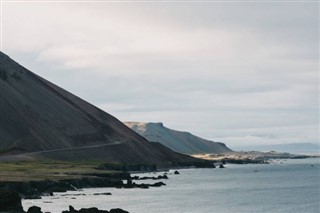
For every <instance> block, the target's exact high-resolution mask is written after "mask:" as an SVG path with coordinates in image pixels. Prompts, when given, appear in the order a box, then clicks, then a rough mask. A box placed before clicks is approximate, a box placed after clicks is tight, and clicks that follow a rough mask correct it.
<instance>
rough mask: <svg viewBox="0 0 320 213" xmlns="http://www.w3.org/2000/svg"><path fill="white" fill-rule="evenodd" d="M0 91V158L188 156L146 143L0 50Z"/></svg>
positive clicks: (165, 159) (156, 159) (158, 160)
mask: <svg viewBox="0 0 320 213" xmlns="http://www.w3.org/2000/svg"><path fill="white" fill-rule="evenodd" d="M0 92H1V96H0V157H2V158H7V159H11V158H15V157H16V158H21V159H30V158H31V159H38V158H52V159H59V160H103V161H114V162H130V163H155V164H158V165H167V164H168V163H169V162H171V161H189V160H193V159H191V158H189V157H187V156H184V155H179V154H177V153H175V152H172V151H171V150H167V149H164V148H163V149H162V148H159V147H158V146H154V145H152V144H151V143H149V142H148V141H147V140H146V139H145V138H143V137H142V136H140V135H138V134H136V133H135V132H134V131H132V130H131V129H129V128H128V127H127V126H125V125H124V124H123V123H121V122H120V121H119V120H117V119H116V118H115V117H113V116H111V115H109V114H108V113H106V112H104V111H102V110H100V109H99V108H97V107H95V106H93V105H91V104H90V103H88V102H86V101H84V100H82V99H80V98H79V97H77V96H75V95H73V94H71V93H69V92H67V91H65V90H63V89H62V88H60V87H58V86H56V85H54V84H52V83H50V82H49V81H47V80H45V79H43V78H41V77H40V76H37V75H36V74H34V73H32V72H30V71H29V70H27V69H25V68H24V67H22V66H21V65H19V64H18V63H16V62H15V61H13V60H12V59H11V58H9V57H8V56H7V55H5V54H4V53H2V52H0ZM17 154H19V155H17Z"/></svg>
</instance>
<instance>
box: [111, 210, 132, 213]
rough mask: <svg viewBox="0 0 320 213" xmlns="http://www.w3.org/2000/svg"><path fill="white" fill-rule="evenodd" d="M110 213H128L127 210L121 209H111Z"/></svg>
mask: <svg viewBox="0 0 320 213" xmlns="http://www.w3.org/2000/svg"><path fill="white" fill-rule="evenodd" d="M110 213H129V212H127V211H125V210H122V209H111V210H110Z"/></svg>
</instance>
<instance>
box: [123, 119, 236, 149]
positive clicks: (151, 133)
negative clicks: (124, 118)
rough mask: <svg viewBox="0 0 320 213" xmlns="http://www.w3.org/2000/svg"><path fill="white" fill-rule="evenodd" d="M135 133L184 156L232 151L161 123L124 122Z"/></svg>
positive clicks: (224, 146) (217, 143) (222, 144)
mask: <svg viewBox="0 0 320 213" xmlns="http://www.w3.org/2000/svg"><path fill="white" fill-rule="evenodd" d="M125 124H126V125H127V126H128V127H130V128H131V129H132V130H134V131H135V132H137V133H139V134H140V135H142V136H143V137H145V138H147V139H148V140H149V141H152V142H159V143H161V144H163V145H165V146H167V147H169V148H170V149H172V150H174V151H176V152H180V153H184V154H204V153H217V154H218V153H224V152H230V151H232V150H231V149H229V148H228V147H227V146H226V145H225V144H224V143H220V142H214V141H210V140H206V139H203V138H200V137H197V136H195V135H192V134H191V133H189V132H182V131H177V130H173V129H169V128H167V127H165V126H163V124H162V123H140V122H125Z"/></svg>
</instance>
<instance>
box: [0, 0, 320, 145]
mask: <svg viewBox="0 0 320 213" xmlns="http://www.w3.org/2000/svg"><path fill="white" fill-rule="evenodd" d="M1 11H2V13H1V50H2V51H3V52H4V53H6V54H8V55H9V56H10V57H11V58H13V59H14V60H16V61H18V62H19V63H20V64H21V65H23V66H25V67H26V68H27V69H30V70H31V71H33V72H35V73H36V74H38V75H40V76H42V77H44V78H46V79H48V80H49V81H51V82H53V83H55V84H57V85H59V86H61V87H63V88H64V89H66V90H68V91H70V92H72V93H74V94H76V95H77V96H79V97H81V98H83V99H85V100H87V101H89V102H90V103H92V104H94V105H96V106H98V107H99V108H101V109H103V110H104V111H106V112H108V113H110V114H112V115H114V116H115V117H117V118H118V119H120V120H121V121H140V122H163V123H164V125H165V126H167V127H169V128H172V129H176V130H182V131H188V132H191V133H193V134H195V135H198V136H200V137H203V138H206V139H210V140H214V141H221V142H225V143H226V144H227V145H229V146H231V147H233V146H241V145H257V144H279V143H300V142H309V143H310V142H311V143H319V2H316V1H299V2H294V1H280V2H275V1H229V2H221V1H220V2H219V1H216V2H208V1H206V2H205V1H202V2H199V1H193V2H190V1H189V2H187V1H166V2H159V1H151V2H145V1H140V2H136V1H127V2H119V1H113V2H106V1H95V2H90V1H87V2H86V1H82V2H79V1H78V2H77V1H54V0H53V1H37V0H36V1H28V0H25V1H23V0H21V1H12V0H6V1H2V3H1Z"/></svg>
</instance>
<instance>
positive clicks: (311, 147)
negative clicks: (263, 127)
mask: <svg viewBox="0 0 320 213" xmlns="http://www.w3.org/2000/svg"><path fill="white" fill-rule="evenodd" d="M234 150H239V151H252V150H255V151H262V152H269V151H277V152H289V153H295V154H319V152H320V144H315V143H287V144H264V145H251V146H238V147H234Z"/></svg>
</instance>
